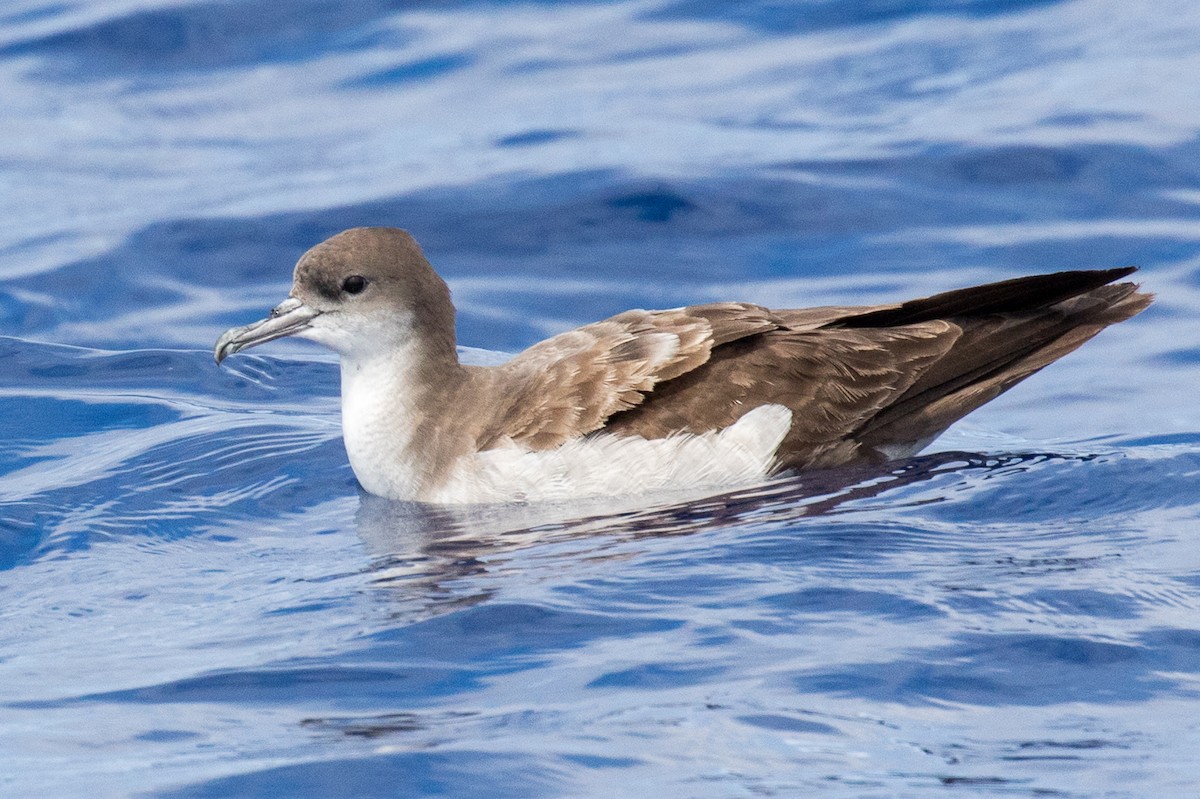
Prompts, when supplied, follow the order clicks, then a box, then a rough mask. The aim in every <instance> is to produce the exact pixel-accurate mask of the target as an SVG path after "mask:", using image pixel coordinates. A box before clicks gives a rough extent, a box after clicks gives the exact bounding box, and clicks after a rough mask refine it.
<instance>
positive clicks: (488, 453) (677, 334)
mask: <svg viewBox="0 0 1200 799" xmlns="http://www.w3.org/2000/svg"><path fill="white" fill-rule="evenodd" d="M1134 271H1135V268H1133V267H1127V268H1121V269H1106V270H1095V271H1073V272H1057V273H1054V274H1047V275H1035V276H1032V277H1021V278H1016V279H1013V280H1005V281H1002V282H999V283H991V284H987V285H982V286H975V287H972V288H965V289H958V290H956V291H948V292H945V293H943V294H936V295H934V296H931V297H925V298H923V299H916V300H909V301H908V302H901V303H891V304H885V305H874V306H863V307H823V308H806V309H799V310H769V309H767V308H763V307H761V306H758V305H752V304H749V303H744V302H719V303H711V304H707V305H693V306H689V307H686V308H674V309H671V310H665V311H643V310H632V311H626V312H624V313H621V314H618V315H617V316H614V317H612V318H610V319H606V320H604V321H601V322H595V323H593V324H589V325H585V326H583V327H580V328H577V329H575V330H571V331H568V332H566V333H561V334H559V335H557V336H554V337H552V338H550V339H547V340H545V341H543V342H541V343H539V344H535V345H534V346H532V347H530V348H529V349H527V350H525V351H524V352H522V353H520V354H518V355H516V356H515V357H513V358H512V359H511V360H509V361H508V362H506V363H504V364H502V365H499V366H491V367H479V366H467V365H463V364H461V363H460V362H459V359H458V355H457V351H456V339H455V330H454V306H453V304H452V303H451V301H450V291H449V289H448V288H447V286H446V283H445V282H444V281H443V280H442V279H441V278H440V277H439V276H438V275H437V273H436V272H434V271H433V268H432V267H431V266H430V265H429V262H428V261H427V260H426V258H425V255H424V254H423V253H422V251H421V248H420V247H419V246H418V245H417V243H416V241H415V240H414V239H413V238H412V236H410V235H409V234H408V233H406V232H404V231H402V230H398V229H395V228H385V227H376V228H354V229H352V230H347V231H344V232H342V233H339V234H337V235H336V236H333V237H332V238H330V239H328V240H326V241H324V242H322V243H321V244H318V245H317V246H315V247H313V248H312V249H311V250H309V251H308V252H307V253H305V254H304V256H303V257H302V258H301V259H300V261H299V262H298V263H297V264H296V269H295V280H294V284H293V286H292V291H291V293H290V294H289V295H288V298H287V299H286V300H284V301H283V302H282V303H280V304H279V305H278V306H276V307H275V308H274V310H272V311H271V313H270V315H269V316H268V317H267V318H266V319H263V320H261V321H259V322H255V323H254V324H251V325H247V326H245V327H238V328H233V329H231V330H229V331H227V332H226V333H225V334H224V335H222V336H221V337H220V339H219V340H218V341H217V344H216V349H215V356H216V360H217V363H218V364H219V363H220V362H221V361H222V360H224V359H225V357H226V356H228V355H231V354H233V353H235V352H238V351H239V350H243V349H246V348H247V347H252V346H255V345H258V344H262V343H263V342H266V341H271V340H272V339H277V338H280V337H282V336H292V335H295V336H300V337H302V338H307V339H311V340H312V341H316V342H318V343H321V344H324V345H326V346H328V347H330V348H332V349H333V350H334V351H336V352H337V353H338V355H339V356H341V375H342V431H343V437H344V439H345V444H346V452H347V454H348V455H349V458H350V465H351V466H352V467H353V469H354V473H355V475H356V476H357V477H358V480H359V482H360V483H361V484H362V486H363V488H364V489H366V490H367V491H369V492H371V493H372V494H379V495H382V496H385V497H392V498H396V499H407V500H420V501H430V502H492V501H506V500H521V499H529V500H535V499H555V498H569V497H576V496H588V495H598V494H624V493H634V492H644V491H650V490H657V489H674V488H701V487H707V486H713V487H717V486H724V485H736V484H739V483H747V482H752V481H757V480H761V479H763V478H765V477H768V476H770V475H772V474H774V473H776V472H779V471H783V470H791V469H820V468H828V467H836V466H841V465H846V464H851V463H855V462H863V461H885V460H888V459H893V458H901V457H906V456H909V455H912V454H914V453H916V452H917V451H919V450H920V449H922V448H923V447H925V446H926V445H927V444H929V442H930V441H932V440H933V439H934V438H936V437H937V436H938V435H940V434H941V433H942V432H943V431H944V430H945V429H946V428H947V427H949V426H950V424H952V423H953V422H954V421H956V420H957V419H959V418H961V417H962V416H964V415H965V414H967V413H969V412H971V411H972V410H974V409H975V408H978V407H979V406H980V405H982V404H984V403H985V402H987V401H989V400H991V399H993V398H994V397H996V396H997V395H999V394H1000V393H1002V392H1004V391H1006V390H1008V389H1009V388H1011V387H1012V386H1013V385H1015V384H1016V383H1018V382H1020V381H1021V380H1023V379H1025V378H1026V377H1028V376H1029V375H1031V374H1033V373H1034V372H1036V371H1038V370H1039V369H1041V368H1042V367H1044V366H1046V365H1047V364H1049V363H1051V362H1052V361H1055V360H1057V359H1058V358H1061V357H1062V356H1063V355H1066V354H1067V353H1068V352H1070V351H1072V350H1074V349H1075V348H1076V347H1078V346H1080V345H1081V344H1083V343H1084V342H1085V341H1087V340H1088V339H1090V338H1091V337H1092V336H1094V335H1096V334H1097V333H1099V332H1100V331H1101V330H1103V329H1104V328H1105V327H1107V326H1108V325H1111V324H1114V323H1116V322H1120V321H1123V320H1125V319H1128V318H1130V317H1131V316H1133V315H1135V314H1137V313H1139V312H1140V311H1142V310H1143V309H1145V308H1146V306H1147V305H1149V304H1150V301H1151V296H1150V295H1148V294H1143V293H1140V292H1138V291H1137V289H1138V286H1137V285H1136V284H1133V283H1116V284H1113V281H1115V280H1118V279H1119V278H1122V277H1125V276H1126V275H1129V274H1131V273H1132V272H1134Z"/></svg>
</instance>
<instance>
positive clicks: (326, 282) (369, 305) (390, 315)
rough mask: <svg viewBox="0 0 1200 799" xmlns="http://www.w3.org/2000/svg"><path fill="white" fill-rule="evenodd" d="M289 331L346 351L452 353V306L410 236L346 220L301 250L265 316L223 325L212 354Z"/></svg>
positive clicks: (365, 353)
mask: <svg viewBox="0 0 1200 799" xmlns="http://www.w3.org/2000/svg"><path fill="white" fill-rule="evenodd" d="M291 335H296V336H300V337H301V338H307V339H311V340H312V341H316V342H319V343H321V344H324V345H326V346H328V347H330V348H331V349H333V350H335V351H336V352H337V353H338V354H339V355H341V356H343V357H348V358H362V357H366V356H368V355H372V354H376V353H382V352H386V351H389V350H392V349H395V348H397V347H400V346H405V345H411V344H419V345H421V346H422V348H423V349H425V350H427V351H428V352H429V353H430V354H431V355H438V356H449V357H454V344H455V339H454V306H453V304H452V303H451V302H450V290H449V289H448V288H447V287H446V283H445V281H443V280H442V279H441V278H440V277H438V275H437V273H436V272H434V271H433V267H431V266H430V265H429V261H427V260H426V259H425V254H424V253H423V252H421V248H420V247H419V246H418V245H417V242H416V241H415V240H414V239H413V237H412V236H410V235H409V234H408V233H406V232H405V231H403V230H399V229H397V228H387V227H371V228H352V229H350V230H346V231H343V232H341V233H339V234H337V235H336V236H333V237H332V238H329V239H327V240H325V241H323V242H321V243H320V244H318V245H317V246H315V247H313V248H312V249H311V250H309V251H308V252H306V253H305V254H304V255H303V256H302V257H301V258H300V260H299V261H298V262H297V263H296V270H295V274H294V277H293V282H292V290H291V292H290V293H289V294H288V299H286V300H284V301H283V302H282V303H280V304H279V305H278V306H276V307H275V308H274V310H272V311H271V314H270V316H268V317H267V318H266V319H263V320H261V321H259V322H255V323H254V324H252V325H247V326H245V327H239V328H233V329H232V330H228V331H226V332H225V334H224V335H222V336H221V338H220V339H219V340H218V341H217V345H216V348H215V351H214V355H215V356H216V359H217V363H220V362H221V361H222V360H224V359H225V357H226V356H228V355H232V354H233V353H235V352H238V351H240V350H243V349H246V348H248V347H253V346H255V345H258V344H262V343H264V342H266V341H271V340H273V339H276V338H281V337H283V336H291Z"/></svg>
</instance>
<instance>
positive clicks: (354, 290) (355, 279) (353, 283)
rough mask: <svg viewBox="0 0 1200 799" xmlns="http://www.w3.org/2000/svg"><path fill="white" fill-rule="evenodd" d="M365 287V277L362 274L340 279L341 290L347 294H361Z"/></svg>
mask: <svg viewBox="0 0 1200 799" xmlns="http://www.w3.org/2000/svg"><path fill="white" fill-rule="evenodd" d="M366 287H367V279H366V278H365V277H363V276H362V275H351V276H350V277H348V278H346V279H345V280H343V281H342V291H344V292H346V293H347V294H361V293H362V290H363V289H365V288H366Z"/></svg>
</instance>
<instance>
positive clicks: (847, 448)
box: [605, 269, 1151, 468]
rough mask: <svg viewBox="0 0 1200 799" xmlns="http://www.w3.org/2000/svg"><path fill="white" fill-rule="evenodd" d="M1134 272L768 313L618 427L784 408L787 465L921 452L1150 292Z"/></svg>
mask: <svg viewBox="0 0 1200 799" xmlns="http://www.w3.org/2000/svg"><path fill="white" fill-rule="evenodd" d="M1130 271H1132V270H1128V269H1120V270H1108V271H1095V272H1066V273H1058V274H1054V275H1037V276H1034V277H1030V278H1020V279H1017V280H1010V281H1004V282H1002V283H996V284H989V285H985V286H978V287H975V288H972V289H960V290H957V291H952V292H946V293H945V294H939V295H935V296H933V297H927V298H923V299H920V300H912V301H910V302H906V303H897V304H892V305H881V306H875V307H867V308H853V309H805V310H799V311H776V312H774V314H775V318H776V319H778V320H779V321H780V322H781V324H782V325H783V326H782V327H780V328H778V329H776V330H773V331H764V332H763V333H761V334H758V335H755V336H751V337H746V338H743V339H739V340H737V341H734V342H732V343H730V344H728V345H726V346H724V347H720V348H718V349H716V350H715V351H714V352H713V354H712V357H711V358H710V360H709V361H708V362H707V363H705V364H704V365H702V366H700V367H698V368H696V369H694V370H692V371H690V372H688V373H686V374H684V375H682V376H680V377H678V378H676V379H675V380H672V381H669V382H666V383H664V384H662V385H660V386H659V387H658V388H656V389H655V391H654V392H653V394H652V395H651V396H650V397H649V398H647V399H646V400H645V401H644V402H643V403H642V404H640V405H639V406H637V407H636V408H632V409H630V410H627V411H625V412H622V413H618V414H616V415H614V416H613V417H612V418H611V419H610V420H609V422H608V424H607V425H606V426H605V429H607V430H612V431H613V432H618V433H624V434H630V435H641V436H646V437H651V438H654V437H661V436H664V435H670V434H671V433H673V432H679V431H687V432H694V433H700V432H705V431H707V430H713V429H720V428H723V427H726V426H728V425H730V424H732V423H733V422H734V421H736V420H737V419H738V418H739V417H740V416H741V415H742V414H744V413H745V412H746V411H747V410H749V409H750V408H753V407H757V406H758V405H763V404H766V403H779V404H782V405H785V406H787V407H788V408H790V409H791V410H792V413H793V421H792V429H791V431H790V432H789V434H788V436H787V438H786V439H785V440H784V442H783V444H782V445H781V447H780V450H779V459H780V462H781V464H782V465H784V466H789V467H797V468H805V467H826V466H837V465H842V464H846V463H851V462H853V461H856V460H880V459H884V458H888V457H894V456H895V455H897V454H902V453H905V452H912V451H915V450H917V449H920V448H921V447H923V446H924V445H925V444H927V443H928V442H929V441H930V440H932V439H933V438H935V437H936V436H938V435H939V434H941V433H942V432H943V431H944V430H945V429H946V428H947V427H949V426H950V425H951V424H952V423H953V422H955V421H956V420H958V419H960V418H962V417H963V416H965V415H966V414H967V413H970V412H971V411H972V410H974V409H976V408H978V407H979V406H980V405H983V404H984V403H985V402H988V401H989V400H991V399H993V398H995V397H996V396H998V395H999V394H1001V393H1002V392H1004V391H1006V390H1008V389H1009V388H1011V387H1012V386H1014V385H1016V384H1017V383H1018V382H1020V381H1021V380H1024V379H1025V378H1026V377H1028V376H1029V375H1031V374H1033V373H1034V372H1036V371H1038V370H1039V369H1041V368H1042V367H1044V366H1046V365H1047V364H1049V363H1052V362H1053V361H1055V360H1057V359H1058V358H1060V357H1062V356H1063V355H1066V354H1067V353H1068V352H1071V351H1072V350H1074V349H1075V348H1077V347H1079V346H1080V345H1081V344H1083V343H1084V342H1085V341H1087V340H1088V339H1090V338H1091V337H1092V336H1094V335H1096V334H1097V333H1099V332H1100V331H1101V330H1103V329H1104V328H1105V327H1107V326H1108V325H1110V324H1113V323H1115V322H1119V321H1122V320H1124V319H1128V318H1129V317H1131V316H1133V315H1135V314H1137V313H1139V312H1140V311H1142V310H1143V309H1144V308H1145V307H1146V306H1147V305H1149V303H1150V301H1151V297H1150V296H1149V295H1146V294H1140V293H1138V292H1137V291H1136V289H1137V286H1136V285H1134V284H1131V283H1123V284H1117V285H1111V286H1110V285H1104V284H1106V283H1108V282H1109V281H1112V280H1114V279H1117V278H1119V277H1122V276H1124V275H1126V274H1129V272H1130Z"/></svg>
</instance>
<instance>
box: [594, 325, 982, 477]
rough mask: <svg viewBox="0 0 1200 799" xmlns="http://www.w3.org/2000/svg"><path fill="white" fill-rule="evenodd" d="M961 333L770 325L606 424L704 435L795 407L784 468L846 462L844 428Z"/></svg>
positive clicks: (903, 385)
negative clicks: (774, 407) (766, 409)
mask: <svg viewBox="0 0 1200 799" xmlns="http://www.w3.org/2000/svg"><path fill="white" fill-rule="evenodd" d="M960 335H961V330H960V329H958V328H957V327H956V326H954V325H951V324H949V323H947V322H944V321H933V322H924V323H921V324H915V325H907V326H905V327H902V328H893V329H885V330H871V331H860V330H823V329H818V330H790V329H778V330H775V331H770V332H767V333H764V334H761V335H758V336H755V337H753V338H746V339H742V340H739V341H736V342H733V343H731V344H729V345H726V346H724V347H721V348H720V349H719V350H717V351H716V352H714V353H713V356H712V358H711V360H710V361H709V362H708V363H707V364H705V365H704V366H702V367H700V368H698V369H695V370H693V371H691V372H688V373H687V374H685V375H682V376H681V377H678V378H676V379H675V380H672V381H670V382H668V383H664V384H662V385H661V386H659V387H658V388H657V389H656V390H655V391H654V393H653V395H652V396H651V398H650V399H649V400H647V401H646V402H645V403H644V404H642V405H641V406H639V407H638V408H635V409H633V410H630V411H627V412H625V413H619V414H617V415H615V416H613V417H612V418H611V419H610V420H609V422H608V424H607V425H605V429H606V430H611V431H613V432H615V433H620V434H626V435H640V436H644V437H647V438H661V437H663V436H667V435H670V434H672V433H676V432H688V433H704V432H707V431H709V430H716V429H721V428H724V427H727V426H729V425H730V424H732V423H733V422H735V421H737V419H738V418H740V417H741V416H742V414H744V413H745V412H746V411H748V410H750V409H751V408H755V407H758V406H759V405H765V404H779V405H784V406H786V407H788V408H790V409H791V411H792V428H791V431H790V432H789V433H788V435H787V437H786V438H785V439H784V442H783V444H782V446H781V447H780V455H781V457H782V458H783V460H784V461H785V462H786V464H787V465H789V466H798V467H813V466H830V465H836V464H839V463H845V462H848V461H851V460H853V459H854V458H855V456H856V455H857V451H858V444H857V442H856V441H854V440H853V439H851V438H849V437H848V436H847V434H848V433H849V432H851V431H854V430H856V429H858V428H860V427H862V426H863V425H864V424H866V423H868V422H869V421H870V420H871V419H872V418H874V417H875V416H876V415H877V414H878V413H879V412H880V411H881V410H882V409H884V408H886V407H887V406H888V404H889V403H891V402H893V401H894V400H895V399H896V398H897V397H898V396H900V395H902V394H903V393H904V392H905V391H906V390H908V389H909V388H910V387H911V386H912V385H913V383H914V382H916V380H917V379H918V377H920V375H922V374H923V373H924V372H925V371H926V370H927V369H929V367H930V366H931V365H933V364H934V363H936V362H937V361H938V360H939V359H940V358H942V357H944V356H945V355H946V353H947V352H948V351H950V349H951V348H953V346H954V344H955V343H956V342H957V341H958V338H959V336H960Z"/></svg>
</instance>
